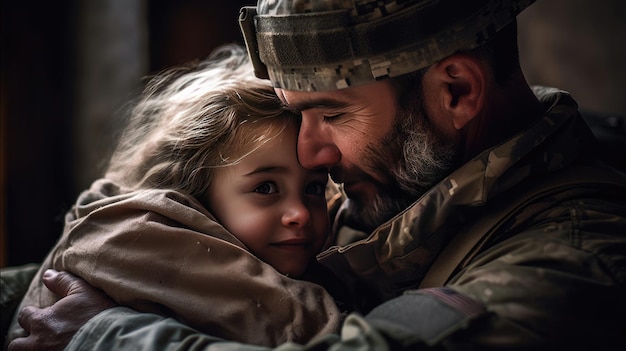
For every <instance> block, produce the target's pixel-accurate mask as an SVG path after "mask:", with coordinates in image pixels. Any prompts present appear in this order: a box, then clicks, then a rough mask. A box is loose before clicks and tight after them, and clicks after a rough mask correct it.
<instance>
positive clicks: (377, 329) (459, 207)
mask: <svg viewBox="0 0 626 351" xmlns="http://www.w3.org/2000/svg"><path fill="white" fill-rule="evenodd" d="M535 92H536V94H537V95H538V96H539V97H540V98H541V100H542V101H543V102H544V104H546V105H547V106H549V109H548V113H547V114H546V115H545V116H544V118H543V119H541V120H539V121H537V122H536V124H534V125H532V126H530V127H529V128H528V129H527V130H525V131H523V132H521V133H520V134H518V135H516V136H514V137H512V138H510V139H509V140H507V141H505V142H504V143H502V144H500V145H498V146H496V147H494V148H492V149H489V150H486V151H485V152H483V153H481V154H480V155H478V156H477V157H476V158H475V159H473V160H472V161H470V162H468V163H467V164H465V165H464V166H462V167H460V168H459V169H457V170H456V171H455V172H453V173H452V174H451V175H450V176H449V177H447V178H446V179H444V180H443V181H442V182H441V183H439V184H438V185H437V186H435V187H433V188H432V189H431V190H430V191H429V192H427V193H426V194H425V195H424V196H423V197H422V198H421V199H420V200H418V201H417V202H416V203H415V204H413V205H412V206H410V207H409V208H408V209H407V210H406V211H404V212H402V213H401V214H399V215H398V216H396V217H395V218H393V219H391V220H390V221H389V222H388V223H385V224H383V225H382V226H381V227H379V228H378V229H377V230H376V231H375V232H373V233H372V234H371V235H370V236H366V237H365V239H361V240H358V241H355V242H353V243H350V244H347V245H346V246H342V247H333V248H330V249H328V250H327V251H326V252H325V253H323V254H322V255H320V257H319V258H320V260H321V261H322V262H325V263H327V264H329V266H330V267H331V268H333V269H334V270H335V271H336V272H337V273H338V274H340V275H341V276H342V277H343V279H344V280H345V281H346V282H352V283H354V284H355V287H356V288H355V289H358V290H357V291H356V292H357V293H358V294H361V295H362V294H366V293H367V292H370V296H371V297H372V298H374V299H380V300H385V299H389V298H391V297H394V296H398V295H400V294H403V293H404V294H407V293H408V294H418V295H419V293H420V292H423V291H424V290H425V289H418V290H413V288H416V287H418V286H419V284H420V281H421V280H422V278H423V277H424V275H425V274H426V272H427V271H428V268H429V266H430V265H431V263H432V262H433V260H434V259H435V257H436V256H437V254H438V253H439V252H440V251H441V250H442V249H443V248H444V246H445V245H446V243H447V241H448V240H449V238H450V237H451V236H458V235H463V233H464V232H465V231H468V230H470V229H471V228H472V226H471V224H472V223H473V222H474V221H477V220H478V219H479V218H481V217H483V216H485V213H484V208H485V207H486V206H488V205H489V204H494V203H495V204H496V205H497V204H499V203H503V202H506V201H507V199H509V195H510V194H511V192H512V191H520V192H524V189H526V188H527V187H529V186H530V185H529V184H532V183H534V182H535V181H536V180H538V179H543V178H544V177H549V176H550V175H551V174H556V173H560V172H568V171H571V170H572V169H575V167H579V166H581V167H582V166H585V167H589V168H593V169H595V170H597V171H598V172H602V173H606V174H607V175H609V174H610V175H611V176H612V177H616V179H617V184H618V185H617V186H615V187H614V188H611V189H610V191H609V192H602V191H601V190H602V189H600V188H596V187H595V186H589V187H584V188H583V187H581V188H572V189H568V190H567V191H563V192H560V193H558V194H555V195H554V196H549V197H547V198H543V199H541V201H538V202H532V203H529V204H528V205H527V206H525V207H524V208H523V210H522V211H520V212H517V213H515V215H514V216H513V217H511V219H510V220H508V221H505V222H503V223H500V227H499V228H500V229H499V231H498V232H497V233H496V235H495V236H494V237H493V239H492V242H490V243H489V245H486V246H484V247H483V248H482V249H481V250H480V252H478V253H477V255H475V256H473V257H472V259H470V260H468V261H467V262H464V263H463V264H462V267H461V268H462V269H461V270H460V271H459V272H458V273H457V274H456V275H455V276H454V277H453V278H452V279H451V280H450V281H449V282H448V283H447V287H446V288H445V289H453V290H454V291H456V292H458V293H460V294H463V295H466V296H468V297H471V298H473V299H475V300H477V301H480V302H481V303H482V304H483V305H484V306H485V308H486V310H487V311H488V312H489V313H490V315H489V316H488V317H487V318H484V319H482V320H480V323H478V324H466V325H465V326H464V327H467V328H472V327H473V326H477V329H474V330H472V331H471V332H467V333H462V334H457V335H454V337H453V338H444V339H438V340H436V341H432V340H431V342H424V340H419V339H416V336H415V334H414V333H411V332H409V331H407V329H406V328H403V327H402V326H401V325H400V326H398V324H394V323H384V324H375V323H373V321H372V320H370V319H368V315H365V317H363V315H359V314H351V315H350V316H348V318H347V319H346V321H345V322H344V324H343V329H342V332H341V335H334V334H332V335H327V336H325V337H322V338H319V339H316V340H314V341H312V342H311V343H309V344H306V345H296V344H284V345H282V346H281V347H280V350H283V351H285V350H388V349H394V350H399V349H405V348H400V345H406V349H411V350H415V349H429V348H430V347H434V348H437V349H441V346H442V344H445V346H446V347H447V348H449V349H457V348H458V349H477V350H482V349H500V350H503V349H515V350H520V349H532V350H538V349H557V350H574V349H576V350H578V349H582V350H613V349H615V346H617V345H625V344H626V324H624V316H625V315H626V305H625V304H624V302H623V296H626V200H625V199H626V175H624V174H623V173H618V172H614V171H612V170H610V169H607V168H605V167H604V166H602V165H601V164H600V163H598V162H597V155H595V154H593V152H592V150H593V149H592V145H593V143H594V139H593V138H592V136H591V132H590V130H589V129H588V128H587V126H586V125H585V124H584V122H583V120H582V118H581V117H580V115H579V114H578V113H577V106H576V104H575V102H574V101H573V100H572V99H571V97H569V95H567V94H566V93H564V92H560V91H557V90H555V89H547V88H537V89H536V90H535ZM339 218H341V215H340V217H339ZM468 228H469V229H468ZM344 229H345V228H344ZM339 234H340V235H341V233H339ZM355 237H358V235H357V236H355ZM355 277H356V278H355ZM429 290H430V289H429ZM402 296H403V297H404V296H406V295H402ZM394 300H397V299H391V300H389V301H388V302H393V301H394ZM415 301H416V302H417V301H420V300H415ZM385 304H386V303H385ZM408 307H409V306H407V309H406V311H407V312H406V313H404V314H403V313H402V311H400V312H398V313H397V319H398V320H400V321H404V322H405V324H404V325H411V326H413V328H422V327H423V328H424V330H428V329H429V328H431V319H430V318H431V316H432V315H428V314H424V315H422V314H420V313H415V308H408ZM378 308H379V307H377V309H378ZM462 308H463V306H461V307H460V308H459V309H462ZM410 311H413V312H410ZM362 312H363V313H367V311H366V310H363V311H362ZM392 317H395V316H393V315H392ZM450 332H451V333H453V332H454V330H452V331H450ZM157 335H160V336H167V339H164V338H163V337H156V336H157ZM166 340H167V342H166ZM389 340H393V344H392V345H393V346H390V344H389ZM192 344H193V345H195V346H196V347H189V348H187V347H185V348H184V349H186V350H192V349H193V350H249V351H252V350H257V351H258V350H266V349H265V348H260V347H257V346H251V345H241V344H236V343H233V342H226V341H223V340H219V339H217V338H214V337H211V336H207V335H202V334H199V333H197V332H196V331H195V330H193V329H191V328H188V327H185V326H182V325H180V323H177V322H176V321H174V320H172V319H164V318H162V317H158V316H155V315H145V314H137V313H134V312H132V311H130V310H127V309H124V308H115V309H110V310H108V311H105V312H104V313H101V314H100V315H98V316H97V317H96V318H94V319H92V320H91V321H89V322H88V323H87V324H86V325H85V326H84V327H83V328H82V329H81V331H80V332H79V333H78V334H77V335H76V337H75V338H74V339H73V341H72V343H71V344H70V345H69V346H68V348H67V349H66V350H82V349H86V348H88V349H94V350H97V349H98V348H97V347H100V349H102V350H110V349H115V350H131V349H134V348H135V347H138V346H139V345H141V346H142V347H144V348H145V349H155V348H159V349H164V348H165V346H167V347H170V349H174V348H177V347H182V346H183V345H192ZM416 345H417V346H419V347H417V346H416ZM96 346H97V347H96ZM618 349H619V348H618Z"/></svg>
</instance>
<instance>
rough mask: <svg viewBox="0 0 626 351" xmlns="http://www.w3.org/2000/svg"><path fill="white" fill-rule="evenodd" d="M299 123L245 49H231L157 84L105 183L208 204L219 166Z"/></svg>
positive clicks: (133, 118)
mask: <svg viewBox="0 0 626 351" xmlns="http://www.w3.org/2000/svg"><path fill="white" fill-rule="evenodd" d="M294 121H295V120H294V118H293V115H291V114H290V113H288V112H287V111H285V110H284V109H283V108H282V105H281V103H280V100H279V99H278V98H277V97H276V95H275V93H274V90H273V88H272V87H271V85H270V83H269V82H268V81H265V80H260V79H257V78H255V77H254V74H253V70H252V66H251V64H250V63H249V61H248V58H247V55H246V52H245V50H244V49H243V48H242V47H240V46H236V45H228V46H224V47H221V48H219V49H218V50H216V51H215V52H214V53H213V54H212V55H211V56H209V58H208V59H206V60H204V61H202V62H196V63H192V64H188V65H186V66H180V67H176V68H173V69H169V70H167V71H164V72H162V73H161V74H158V75H156V76H154V77H153V78H152V79H151V80H150V81H149V83H148V84H147V85H146V88H145V90H144V92H143V94H142V96H141V99H140V100H139V101H138V103H137V105H136V106H135V107H134V108H133V109H132V110H131V113H130V117H129V124H128V126H127V127H126V129H125V130H124V132H123V134H122V136H121V139H120V142H119V144H118V146H117V148H116V150H115V151H114V153H113V155H112V157H111V159H110V162H109V166H108V169H107V171H106V174H105V177H107V178H109V179H111V180H114V181H116V182H117V183H119V184H120V185H122V186H123V187H125V188H128V189H129V190H137V189H145V188H167V189H174V190H178V191H181V192H183V193H186V194H189V195H191V196H194V197H195V198H196V199H198V200H200V201H201V202H202V203H204V204H205V205H206V202H205V201H204V198H205V197H206V194H207V189H208V187H209V185H210V182H211V179H212V175H213V170H214V169H215V168H216V167H224V166H228V165H232V164H236V163H237V162H240V161H241V159H243V158H244V157H246V156H248V155H249V154H250V153H252V152H254V150H256V149H257V148H259V147H260V146H261V145H263V144H264V143H266V142H267V141H269V140H271V139H272V138H275V137H276V136H277V135H279V134H280V133H281V132H282V131H283V130H284V129H285V128H286V127H287V125H289V124H290V123H294ZM290 147H295V145H291V146H290Z"/></svg>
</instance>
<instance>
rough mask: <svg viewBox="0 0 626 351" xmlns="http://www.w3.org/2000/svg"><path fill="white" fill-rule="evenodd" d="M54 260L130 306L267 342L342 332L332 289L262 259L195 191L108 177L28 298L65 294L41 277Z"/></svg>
mask: <svg viewBox="0 0 626 351" xmlns="http://www.w3.org/2000/svg"><path fill="white" fill-rule="evenodd" d="M50 267H52V268H54V269H57V270H67V271H69V272H71V273H74V274H76V275H77V276H79V277H82V278H84V279H85V280H86V281H87V282H89V283H90V284H92V285H93V286H95V287H97V288H99V289H102V290H103V291H104V292H106V293H107V294H108V295H109V296H111V297H112V298H113V299H114V300H115V301H117V302H118V303H120V304H122V305H126V306H130V307H132V308H134V309H136V310H139V311H146V312H154V313H158V314H162V315H165V316H172V317H174V318H177V319H178V320H181V321H184V322H185V323H187V324H189V325H190V326H192V327H194V328H196V329H198V330H200V331H203V332H207V333H211V334H213V335H218V336H222V337H225V338H228V339H231V340H237V341H241V342H248V343H254V344H258V345H277V344H280V343H283V342H286V341H296V342H306V341H308V340H309V339H311V338H313V337H315V336H318V335H322V334H327V333H330V332H334V331H336V330H337V328H338V326H339V323H340V320H341V317H342V316H341V314H340V312H339V310H338V308H337V306H336V304H335V301H334V300H333V298H332V297H331V296H330V295H329V294H328V293H327V292H326V290H325V289H324V288H322V287H321V286H319V285H317V284H314V283H311V282H307V281H303V280H295V279H291V278H289V277H286V276H284V275H282V274H280V273H279V272H277V271H276V270H275V269H274V268H272V267H271V266H270V265H268V264H265V263H264V262H262V261H260V260H259V259H257V258H256V257H255V256H253V255H252V254H251V253H250V252H249V251H248V250H247V249H246V248H245V247H244V245H243V244H242V243H241V242H240V241H239V240H237V239H236V238H235V237H234V236H232V235H231V234H230V233H229V232H227V231H226V230H225V229H224V228H223V227H222V226H221V225H219V224H218V223H217V222H215V219H214V218H213V217H212V215H211V214H210V213H209V212H207V210H206V209H204V208H203V207H202V206H201V205H200V204H199V203H198V202H197V201H195V200H194V199H193V198H191V197H189V196H185V195H183V194H181V193H178V192H174V191H169V190H140V191H134V192H126V191H124V190H123V189H120V188H119V187H118V186H116V185H115V184H113V183H111V182H110V181H108V180H106V179H101V180H98V181H96V182H95V183H94V184H93V185H92V187H91V189H90V190H88V191H86V192H84V193H83V194H81V196H80V197H79V199H78V201H77V203H76V205H75V206H74V207H73V209H72V210H71V211H70V212H69V213H68V214H67V217H66V228H65V230H64V234H63V236H62V238H61V239H60V241H59V243H58V244H57V245H56V247H55V248H54V249H53V250H52V251H51V253H50V255H49V256H48V257H47V258H46V260H45V261H44V263H43V264H42V266H41V270H40V272H39V273H38V274H37V276H36V277H35V279H34V280H33V282H32V285H31V287H30V289H29V292H28V293H27V294H26V297H25V298H24V301H23V302H22V306H26V305H35V306H49V305H51V304H52V303H54V302H55V301H57V297H56V296H54V294H52V293H51V292H50V291H49V290H47V289H46V288H45V286H44V285H43V283H42V281H41V279H40V277H41V274H42V272H43V270H45V269H47V268H50ZM13 329H14V330H13V334H12V336H11V338H13V337H15V336H17V335H20V334H19V332H20V331H21V328H20V327H19V326H18V325H17V323H15V322H14V324H13Z"/></svg>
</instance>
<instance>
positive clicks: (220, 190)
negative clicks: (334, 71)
mask: <svg viewBox="0 0 626 351" xmlns="http://www.w3.org/2000/svg"><path fill="white" fill-rule="evenodd" d="M296 137H297V130H296V127H289V128H288V129H286V130H285V131H284V132H283V133H282V134H281V136H280V137H277V138H274V139H272V140H271V141H269V142H268V143H266V144H265V145H263V146H262V147H260V148H259V149H258V150H256V151H255V152H253V153H252V154H250V155H248V156H247V157H245V158H244V159H243V161H242V162H241V163H239V164H236V165H233V166H228V167H224V168H218V169H216V172H215V176H214V181H213V183H212V185H211V189H210V190H209V203H210V206H211V210H212V212H213V214H214V215H215V217H216V218H217V220H218V221H219V222H220V223H221V224H222V225H223V226H224V227H225V228H226V229H228V230H229V231H230V232H231V233H232V234H233V235H235V236H236V237H237V238H238V239H239V240H241V241H242V242H243V243H244V244H245V245H246V246H247V247H248V248H249V249H250V251H251V252H252V253H253V254H254V255H256V256H257V257H259V258H260V259H261V260H263V261H265V262H266V263H269V264H270V265H272V266H273V267H274V268H275V269H276V270H278V271H279V272H281V273H283V274H288V275H290V276H294V277H297V276H299V275H301V274H302V273H303V272H304V270H305V269H306V267H307V265H308V264H309V263H310V261H311V259H312V258H313V257H314V256H315V255H316V254H317V253H319V251H320V250H321V248H322V245H323V244H324V242H325V240H326V237H327V235H328V230H329V220H328V213H327V209H326V201H325V188H326V182H327V181H328V175H327V173H326V171H325V170H319V171H311V170H308V169H305V168H303V167H302V166H300V164H299V163H298V160H297V157H296Z"/></svg>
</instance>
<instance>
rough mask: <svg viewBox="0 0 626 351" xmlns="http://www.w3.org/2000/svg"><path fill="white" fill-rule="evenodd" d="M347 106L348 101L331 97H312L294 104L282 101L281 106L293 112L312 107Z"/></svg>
mask: <svg viewBox="0 0 626 351" xmlns="http://www.w3.org/2000/svg"><path fill="white" fill-rule="evenodd" d="M346 106H348V103H347V102H345V101H342V100H337V99H333V98H322V99H314V100H309V101H303V102H298V103H295V104H287V103H285V102H283V108H285V109H286V110H288V111H291V112H293V113H300V112H302V111H306V110H310V109H312V108H325V109H334V108H344V107H346Z"/></svg>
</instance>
